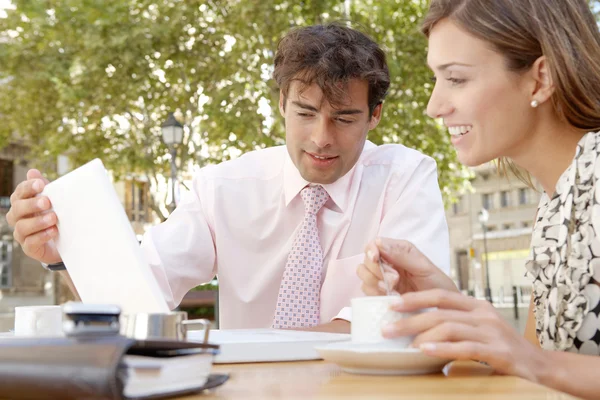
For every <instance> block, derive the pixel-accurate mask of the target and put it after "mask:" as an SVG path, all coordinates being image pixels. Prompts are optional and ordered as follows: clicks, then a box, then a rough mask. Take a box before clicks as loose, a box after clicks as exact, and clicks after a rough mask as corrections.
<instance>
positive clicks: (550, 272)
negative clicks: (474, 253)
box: [526, 132, 600, 355]
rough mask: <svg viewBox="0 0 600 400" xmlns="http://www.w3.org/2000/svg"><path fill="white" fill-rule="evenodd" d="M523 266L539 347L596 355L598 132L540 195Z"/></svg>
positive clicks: (599, 308)
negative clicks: (549, 189) (530, 290)
mask: <svg viewBox="0 0 600 400" xmlns="http://www.w3.org/2000/svg"><path fill="white" fill-rule="evenodd" d="M526 267H527V274H528V276H529V277H531V278H532V279H533V294H532V296H533V301H534V312H535V319H536V332H537V336H538V339H539V341H540V344H541V346H542V347H543V348H544V349H547V350H559V351H569V352H574V353H581V354H588V355H600V285H599V284H598V282H600V132H597V133H588V134H586V135H585V136H584V137H583V138H582V139H581V140H580V141H579V144H578V146H577V151H576V154H575V159H574V160H573V162H572V164H571V165H570V166H569V168H568V169H567V170H566V171H565V172H564V173H563V174H562V176H561V177H560V179H559V180H558V183H557V185H556V192H555V194H554V195H553V196H552V198H550V197H549V196H548V195H547V194H544V195H543V196H542V199H541V201H540V205H539V208H538V214H537V219H536V223H535V227H534V229H533V237H532V242H531V253H530V257H529V260H528V262H527V265H526Z"/></svg>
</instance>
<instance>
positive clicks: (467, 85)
mask: <svg viewBox="0 0 600 400" xmlns="http://www.w3.org/2000/svg"><path fill="white" fill-rule="evenodd" d="M423 32H424V33H425V35H426V36H427V37H428V39H429V50H428V64H429V66H430V68H431V69H432V71H433V73H434V76H435V78H436V84H435V88H434V90H433V93H432V96H431V99H430V102H429V105H428V108H427V112H428V114H429V115H430V116H431V117H432V118H439V119H441V120H443V123H444V124H445V125H446V126H447V128H448V132H449V134H450V135H451V140H452V143H453V144H454V146H455V148H456V150H457V152H458V157H459V159H460V161H461V162H462V163H464V164H466V165H469V166H475V165H479V164H482V163H485V162H488V161H490V160H494V159H499V160H500V161H501V165H504V166H505V167H507V169H512V170H516V169H517V168H516V167H518V168H520V169H522V170H525V171H527V172H528V174H530V175H531V176H532V177H533V178H534V179H535V180H537V182H539V184H540V185H541V187H542V188H543V189H544V192H545V193H544V194H543V196H542V199H541V202H540V205H539V209H538V213H537V217H536V224H535V227H534V230H533V237H532V242H531V255H530V259H529V261H528V262H527V265H526V271H527V274H528V276H529V277H530V278H531V280H532V283H533V295H532V305H531V308H530V320H529V321H530V323H529V324H528V327H527V332H526V335H525V336H526V338H523V337H522V336H520V335H519V334H518V333H517V332H516V331H515V330H514V329H512V328H511V327H510V326H509V325H508V324H507V323H506V322H505V321H504V320H503V318H502V317H501V316H500V315H499V314H498V313H497V312H496V311H495V309H494V308H493V307H492V306H491V305H490V304H489V303H487V302H485V301H481V300H476V299H473V298H471V297H468V296H464V295H462V294H460V293H459V292H458V291H457V289H456V287H455V285H454V284H453V282H452V281H451V280H450V279H449V278H448V277H447V276H446V275H445V274H443V273H441V272H440V271H439V270H438V269H437V268H436V266H435V265H433V264H432V263H431V262H430V261H429V260H428V259H427V258H426V257H425V256H423V255H422V254H421V253H420V252H419V250H418V249H417V248H416V247H415V246H413V245H412V244H410V243H409V242H403V241H396V240H387V239H378V240H377V241H376V242H375V243H372V244H370V245H369V246H368V247H367V251H366V253H367V256H366V257H365V262H364V264H363V265H361V266H360V267H359V269H358V274H359V276H360V277H361V279H362V280H363V290H364V291H365V292H366V293H367V294H370V295H379V294H383V290H382V284H381V282H380V281H381V274H380V273H379V268H378V265H377V262H378V259H379V257H382V258H383V259H385V260H387V261H388V262H389V263H391V264H392V266H393V269H394V271H392V272H390V273H389V274H390V277H389V278H390V279H391V280H392V281H393V282H394V284H395V285H396V289H397V290H398V291H400V292H401V293H404V295H403V296H402V299H401V302H400V303H398V305H396V306H395V309H397V310H399V311H410V310H415V309H420V308H424V307H437V308H438V310H437V311H433V312H430V313H426V314H421V315H418V316H415V317H412V318H409V319H406V320H402V321H400V322H397V323H396V324H394V325H390V326H387V327H385V328H384V335H386V336H388V337H395V336H403V335H416V339H415V341H414V343H413V345H414V346H416V347H420V348H421V349H422V350H423V351H424V352H425V353H427V354H430V355H435V356H442V357H449V358H455V359H477V360H481V361H485V362H487V363H488V364H490V365H491V366H492V367H494V368H495V369H496V371H498V372H499V373H504V374H511V375H517V376H520V377H523V378H526V379H529V380H531V381H535V382H538V383H541V384H543V385H547V386H550V387H553V388H555V389H557V390H561V391H564V392H568V393H570V394H573V395H576V396H580V397H584V398H590V399H591V398H600V374H599V372H598V371H600V357H598V356H599V355H600V284H599V282H600V236H599V235H600V133H598V132H597V131H598V130H600V35H599V33H598V26H597V24H596V21H595V19H594V17H593V15H592V13H591V11H590V9H589V7H588V4H587V2H586V1H585V0H494V1H490V0H432V1H431V6H430V10H429V13H428V14H427V16H426V17H425V20H424V23H423Z"/></svg>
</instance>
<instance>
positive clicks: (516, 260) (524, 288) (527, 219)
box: [447, 163, 541, 304]
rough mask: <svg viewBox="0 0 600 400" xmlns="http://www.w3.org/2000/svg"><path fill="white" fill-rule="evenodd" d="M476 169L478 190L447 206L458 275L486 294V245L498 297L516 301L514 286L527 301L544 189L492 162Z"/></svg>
mask: <svg viewBox="0 0 600 400" xmlns="http://www.w3.org/2000/svg"><path fill="white" fill-rule="evenodd" d="M474 172H475V179H474V180H473V181H472V187H473V191H472V192H470V193H466V194H464V195H463V196H461V197H460V200H459V201H458V202H457V203H455V204H453V205H452V206H450V208H449V209H448V210H447V218H448V226H449V231H450V249H451V266H452V268H451V269H452V275H453V278H454V280H455V281H456V282H457V283H458V285H459V287H460V289H461V290H462V291H464V292H469V293H472V294H474V295H476V296H477V297H480V298H482V297H484V293H485V287H486V280H487V279H486V273H487V272H486V247H487V266H488V268H489V283H490V289H491V294H492V298H493V299H494V302H495V303H497V304H503V303H512V301H513V300H512V297H513V286H514V287H517V288H518V296H519V302H527V301H528V296H529V293H530V287H531V283H530V282H529V280H528V279H527V278H526V277H525V276H524V275H525V262H526V259H527V256H528V254H529V245H530V242H531V232H532V226H533V222H534V218H535V214H536V210H537V205H538V203H539V199H540V196H541V192H539V191H536V190H534V189H531V188H529V187H527V185H526V184H524V183H523V182H520V181H519V180H518V179H517V178H514V177H511V178H510V179H507V178H506V177H503V176H501V175H500V174H499V173H498V172H497V171H496V166H495V165H494V164H491V163H489V164H486V165H483V166H480V167H477V168H475V169H474ZM482 209H486V210H487V211H488V214H489V219H488V221H487V222H486V223H485V225H486V228H487V229H486V235H485V239H486V242H487V243H484V232H483V224H482V222H480V218H479V215H480V213H481V210H482ZM485 244H487V246H485Z"/></svg>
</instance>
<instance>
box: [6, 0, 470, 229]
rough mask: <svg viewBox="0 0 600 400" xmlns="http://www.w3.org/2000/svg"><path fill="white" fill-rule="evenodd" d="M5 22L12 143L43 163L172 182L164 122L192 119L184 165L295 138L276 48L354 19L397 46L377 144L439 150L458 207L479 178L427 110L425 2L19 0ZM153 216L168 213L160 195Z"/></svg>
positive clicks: (443, 180) (391, 49) (392, 48)
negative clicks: (296, 32)
mask: <svg viewBox="0 0 600 400" xmlns="http://www.w3.org/2000/svg"><path fill="white" fill-rule="evenodd" d="M13 3H14V5H15V6H16V9H15V10H7V18H4V19H0V82H1V84H0V116H1V118H2V123H1V124H0V146H4V145H6V144H7V143H8V141H10V140H15V137H16V138H18V139H19V140H23V141H25V142H26V143H27V144H29V145H30V146H31V149H32V153H31V154H32V156H31V160H29V161H30V162H31V163H32V164H33V165H36V166H40V167H41V168H44V166H46V165H50V163H51V161H52V160H54V159H55V157H56V155H58V154H63V153H66V154H68V155H69V156H70V157H71V159H72V160H73V161H74V163H75V164H76V165H78V164H82V163H84V162H86V161H89V160H90V159H91V158H94V157H100V158H102V160H103V161H104V163H105V164H106V165H107V167H108V168H110V169H112V170H113V171H114V172H115V173H116V174H117V175H121V174H125V173H136V174H140V175H145V176H147V177H148V178H149V179H150V180H151V181H152V182H155V183H156V182H157V177H158V176H160V175H162V174H164V175H168V161H169V159H168V155H167V154H168V152H167V149H166V147H165V145H164V144H163V143H162V141H161V139H160V125H161V123H162V122H163V121H164V120H165V119H166V116H167V113H168V112H169V111H176V115H177V116H178V118H179V119H180V120H181V121H182V122H184V123H185V126H186V132H185V138H184V143H183V145H182V146H181V147H180V148H179V149H178V160H179V162H180V164H181V166H182V168H183V169H189V168H191V166H192V165H200V166H201V165H204V164H206V163H215V162H220V161H223V160H228V159H230V158H232V157H235V156H237V155H239V154H241V153H243V152H246V151H249V150H253V149H256V148H261V147H265V146H271V145H277V144H283V143H284V128H283V121H282V119H281V117H280V116H279V113H278V111H277V101H278V96H279V93H278V90H277V87H276V86H275V84H274V82H273V80H272V79H271V78H270V74H271V72H272V63H273V53H274V49H275V48H276V45H277V42H278V40H279V39H280V38H281V36H282V35H283V34H284V33H285V32H286V31H288V30H289V29H290V28H292V27H294V26H303V25H307V24H315V23H323V22H329V21H352V23H353V24H354V26H355V27H357V28H358V29H361V30H363V31H365V32H367V33H368V34H370V35H371V36H372V37H374V38H375V39H376V40H377V41H378V42H379V43H381V44H382V45H383V46H384V48H385V49H386V50H387V53H388V56H389V63H390V68H391V73H392V77H393V83H392V87H391V90H390V93H389V97H388V99H387V101H386V103H385V107H384V118H383V120H382V123H381V124H380V126H379V127H378V128H377V129H376V130H375V131H374V132H372V133H371V135H370V139H371V140H372V141H374V142H376V143H403V144H405V145H407V146H410V147H414V148H417V149H419V150H421V151H423V152H424V153H426V154H429V155H431V156H433V157H434V158H435V159H436V160H437V162H438V167H439V173H440V185H441V187H442V189H443V191H444V193H445V195H446V199H447V200H451V199H452V193H455V192H456V190H457V189H459V188H460V187H462V185H463V184H464V182H465V179H466V177H467V176H468V174H467V173H466V171H465V169H463V168H462V167H460V166H459V164H458V162H457V161H456V158H455V153H454V150H453V149H452V147H451V145H450V142H449V137H448V134H447V133H446V132H444V131H442V130H441V129H440V128H439V127H438V126H437V125H436V124H435V122H434V121H433V120H431V119H429V118H428V117H427V116H426V115H425V108H426V104H427V100H428V97H429V94H430V91H431V89H432V86H431V84H430V80H429V78H430V76H431V74H430V72H429V71H428V69H427V67H426V65H425V60H426V41H425V39H424V38H423V37H422V36H421V34H420V33H419V30H418V26H419V21H420V20H421V18H422V16H423V13H424V12H425V10H426V1H425V0H421V1H419V0H413V1H405V0H352V1H350V0H346V1H340V0H337V1H333V0H304V1H290V0H288V1H283V0H272V1H264V0H203V1H200V0H54V1H52V2H48V1H43V0H13ZM154 203H155V204H154V209H155V210H156V211H157V213H159V216H161V217H162V218H164V215H161V211H160V210H159V207H158V205H159V204H160V203H161V201H160V200H158V199H155V200H154Z"/></svg>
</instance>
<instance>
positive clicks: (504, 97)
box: [427, 19, 534, 166]
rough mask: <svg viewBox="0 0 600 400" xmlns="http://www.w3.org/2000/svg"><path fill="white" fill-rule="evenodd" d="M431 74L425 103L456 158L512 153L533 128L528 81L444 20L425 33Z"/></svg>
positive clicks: (470, 161)
mask: <svg viewBox="0 0 600 400" xmlns="http://www.w3.org/2000/svg"><path fill="white" fill-rule="evenodd" d="M427 62H428V64H429V67H430V68H431V69H432V70H433V72H434V74H435V78H436V84H435V88H434V90H433V93H432V95H431V99H430V100H429V105H428V106H427V113H428V114H429V116H430V117H432V118H442V119H443V121H444V125H446V127H447V128H448V131H449V133H450V135H451V136H452V138H451V140H452V144H453V145H454V147H455V148H456V150H457V152H458V158H459V160H460V161H461V162H462V163H463V164H465V165H468V166H475V165H479V164H482V163H485V162H488V161H491V160H493V159H496V158H498V157H511V158H514V157H515V156H517V155H518V154H519V153H520V152H521V151H522V150H523V149H524V148H525V147H526V142H527V140H528V138H529V135H528V133H529V132H531V130H532V129H533V122H534V121H533V109H532V107H531V106H530V103H531V100H532V97H531V96H532V90H531V89H532V87H531V80H530V79H528V78H527V74H518V73H515V72H512V71H509V70H508V68H507V66H506V60H505V58H504V57H503V56H502V55H501V54H499V53H498V52H496V51H494V50H493V49H492V48H491V46H490V45H489V44H488V43H487V42H485V41H483V40H480V39H477V38H476V37H474V36H472V35H470V34H469V33H467V32H465V31H464V30H462V29H461V28H459V27H458V26H457V25H456V24H454V23H453V22H452V21H450V20H448V19H445V20H442V21H440V22H438V23H437V24H436V25H435V26H434V28H433V30H432V31H431V34H430V36H429V52H428V57H427Z"/></svg>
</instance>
